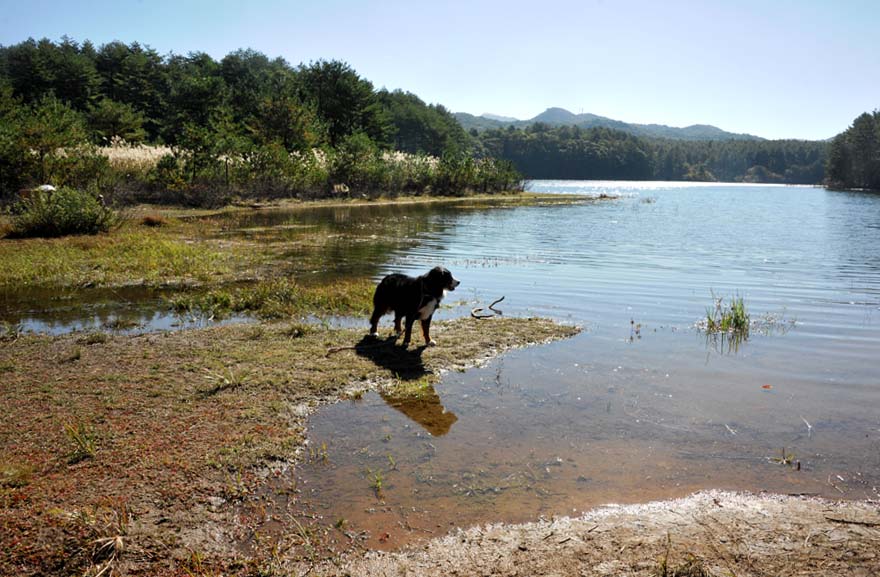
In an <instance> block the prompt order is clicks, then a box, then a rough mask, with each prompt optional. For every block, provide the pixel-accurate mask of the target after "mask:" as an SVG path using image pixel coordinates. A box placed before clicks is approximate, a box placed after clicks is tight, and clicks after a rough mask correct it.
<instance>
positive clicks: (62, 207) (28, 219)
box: [10, 188, 119, 237]
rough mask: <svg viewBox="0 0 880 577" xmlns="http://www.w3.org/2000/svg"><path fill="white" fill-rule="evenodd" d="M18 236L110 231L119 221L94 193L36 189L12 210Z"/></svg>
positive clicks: (16, 235)
mask: <svg viewBox="0 0 880 577" xmlns="http://www.w3.org/2000/svg"><path fill="white" fill-rule="evenodd" d="M12 212H13V221H12V233H11V235H10V236H15V237H34V236H39V237H56V236H64V235H68V234H97V233H99V232H107V231H108V230H110V229H111V228H112V227H113V226H114V225H115V224H116V223H117V222H118V220H119V218H118V216H117V215H116V213H115V211H113V210H112V209H109V208H107V207H105V206H104V205H103V203H102V202H101V201H100V200H99V199H98V198H97V197H95V196H94V195H93V194H91V193H89V192H85V191H81V190H77V189H74V188H60V189H58V190H55V191H44V190H35V191H33V192H31V193H30V194H29V195H28V196H27V197H26V198H24V199H22V200H20V201H19V202H18V203H16V204H15V206H14V207H13V209H12Z"/></svg>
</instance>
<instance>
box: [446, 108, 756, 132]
mask: <svg viewBox="0 0 880 577" xmlns="http://www.w3.org/2000/svg"><path fill="white" fill-rule="evenodd" d="M455 117H456V119H458V121H459V123H461V126H462V128H464V129H465V130H471V129H472V128H473V129H476V130H477V131H483V130H491V129H494V128H506V127H507V126H513V127H516V128H524V127H527V126H532V125H534V124H538V123H541V124H546V125H548V126H554V127H556V126H578V127H580V128H612V129H614V130H621V131H623V132H628V133H630V134H635V135H637V136H645V137H649V138H670V139H674V140H764V139H763V138H760V137H758V136H754V135H751V134H738V133H734V132H727V131H725V130H722V129H720V128H718V127H717V126H712V125H709V124H694V125H692V126H686V127H684V128H679V127H675V126H666V125H664V124H635V123H629V122H624V121H622V120H614V119H613V118H607V117H605V116H599V115H597V114H590V113H582V114H575V113H573V112H571V111H568V110H566V109H564V108H556V107H553V108H548V109H547V110H545V111H544V112H542V113H541V114H539V115H537V116H535V117H534V118H530V119H529V120H517V119H513V118H510V117H504V116H498V115H496V114H488V113H487V114H483V115H481V116H474V115H473V114H468V113H466V112H456V113H455Z"/></svg>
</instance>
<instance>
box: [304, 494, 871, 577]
mask: <svg viewBox="0 0 880 577" xmlns="http://www.w3.org/2000/svg"><path fill="white" fill-rule="evenodd" d="M878 551H880V505H878V504H877V503H868V502H859V501H829V500H824V499H817V498H811V497H800V496H782V495H766V494H764V495H755V494H748V493H732V492H723V491H704V492H699V493H696V494H694V495H692V496H690V497H687V498H684V499H677V500H672V501H659V502H653V503H647V504H643V505H630V506H618V505H608V506H605V507H600V508H597V509H594V510H592V511H590V512H588V513H586V514H585V515H584V516H582V517H578V518H569V517H564V518H558V519H552V520H542V521H538V522H534V523H525V524H520V525H503V524H500V525H491V524H490V525H484V526H482V527H474V528H470V529H464V530H458V531H454V532H452V533H450V534H449V535H447V536H445V537H441V538H437V539H434V540H432V541H430V542H428V543H426V544H425V545H424V546H422V547H416V548H411V549H407V550H404V551H400V552H393V553H380V552H372V553H367V554H366V555H362V556H361V555H358V556H356V557H353V558H349V559H346V560H345V561H343V562H341V563H338V564H333V565H329V564H324V565H321V566H318V567H303V566H300V567H298V568H297V569H298V571H301V572H305V571H309V570H314V573H313V574H321V575H374V576H383V577H392V576H394V577H398V576H401V577H402V576H409V575H412V576H416V575H418V576H433V575H436V576H441V575H443V576H446V575H497V576H514V575H522V576H526V575H548V576H549V575H554V576H556V575H558V576H562V575H584V576H587V575H589V576H605V575H632V576H637V575H638V576H646V577H648V576H653V577H656V576H658V575H662V576H673V575H678V576H683V577H697V576H704V575H719V576H720V575H736V576H738V577H751V576H755V577H757V576H762V575H774V576H795V575H826V576H833V575H849V576H863V575H864V576H868V575H877V574H878V573H880V553H878Z"/></svg>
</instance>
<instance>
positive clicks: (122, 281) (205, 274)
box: [0, 227, 235, 288]
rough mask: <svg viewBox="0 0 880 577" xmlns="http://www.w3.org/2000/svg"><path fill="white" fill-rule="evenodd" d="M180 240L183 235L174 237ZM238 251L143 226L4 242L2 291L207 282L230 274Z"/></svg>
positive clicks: (0, 253)
mask: <svg viewBox="0 0 880 577" xmlns="http://www.w3.org/2000/svg"><path fill="white" fill-rule="evenodd" d="M176 236H181V235H179V234H178V235H176ZM234 258H235V253H234V252H233V251H229V250H218V249H217V248H216V247H215V246H214V245H213V244H212V243H209V242H206V241H194V240H187V239H186V238H175V235H174V234H169V233H167V232H165V229H162V230H161V231H160V230H159V229H147V228H144V227H140V228H132V227H124V229H122V230H119V231H115V232H114V233H112V234H108V235H98V236H90V237H66V238H61V239H27V240H10V239H7V240H0V262H3V265H4V266H2V267H0V287H3V286H7V287H17V288H18V287H23V286H61V287H70V286H83V285H98V286H115V285H132V284H160V283H166V282H179V283H184V282H187V281H189V282H194V281H195V282H207V281H210V280H212V279H215V278H217V277H218V276H220V277H222V276H223V275H225V274H228V273H230V271H231V263H232V261H233V260H234Z"/></svg>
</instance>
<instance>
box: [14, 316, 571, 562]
mask: <svg viewBox="0 0 880 577" xmlns="http://www.w3.org/2000/svg"><path fill="white" fill-rule="evenodd" d="M576 331H577V329H575V328H573V327H567V326H562V325H559V324H556V323H553V322H551V321H548V320H544V319H514V318H494V319H490V320H483V321H478V320H475V319H471V318H465V319H459V320H455V321H451V322H447V323H438V324H436V329H435V333H436V337H437V339H438V340H439V341H440V345H439V346H436V347H431V348H421V347H413V346H410V347H409V348H407V349H404V348H403V347H401V346H399V345H398V344H395V342H394V341H392V340H391V339H387V340H386V339H370V338H368V337H364V333H365V331H363V330H353V329H352V330H347V329H328V328H322V327H318V326H312V325H302V324H296V323H264V324H253V325H234V326H226V327H214V328H209V329H201V330H192V331H180V332H176V333H161V334H150V335H142V336H106V337H104V338H96V339H88V338H85V339H84V338H83V336H82V335H67V336H62V337H48V336H32V335H23V336H17V337H10V338H7V339H6V340H5V341H4V342H3V345H2V347H0V366H4V367H7V370H5V371H4V372H3V375H2V376H3V378H2V380H0V447H2V451H0V473H2V477H0V503H2V508H0V551H2V553H0V573H2V574H18V575H37V574H74V573H76V574H83V573H85V572H89V571H91V572H93V573H94V572H97V571H98V570H100V569H101V568H103V567H104V566H105V565H108V564H109V565H112V567H111V569H112V570H113V571H120V572H121V571H130V572H133V573H138V572H144V573H148V574H159V573H163V572H169V573H172V574H181V573H182V572H184V570H189V571H194V570H196V569H198V567H201V566H202V561H201V557H199V559H197V561H198V563H195V561H194V560H193V559H194V558H193V553H192V551H191V549H192V548H194V547H196V546H197V545H194V544H197V543H199V542H200V540H199V534H200V532H204V531H205V527H207V526H217V527H220V529H218V531H219V532H221V533H222V532H223V531H224V530H231V527H232V525H233V523H232V520H233V511H234V506H235V503H237V502H240V501H241V500H242V499H245V498H246V497H247V496H248V495H250V494H252V492H253V491H254V490H255V488H256V487H258V486H260V485H261V483H262V482H263V477H262V474H263V473H264V472H265V471H266V470H267V467H271V466H273V464H274V466H276V467H279V466H282V465H285V466H286V465H287V464H290V463H291V462H293V461H294V460H295V456H296V454H297V451H298V449H299V448H300V447H301V446H302V443H303V441H304V432H303V426H304V420H305V415H306V414H307V412H308V411H301V410H296V407H303V406H311V407H314V406H316V405H318V404H319V403H323V402H328V401H332V400H334V399H337V398H339V397H340V396H343V395H346V394H349V393H350V392H351V391H353V390H358V389H361V390H362V389H366V388H375V387H383V386H388V385H393V384H394V383H400V382H401V381H404V382H406V381H411V382H420V383H423V382H435V381H436V380H438V379H439V375H440V372H441V371H442V370H444V369H454V368H464V367H466V366H469V365H473V364H475V363H479V362H480V361H481V360H482V359H485V358H488V357H491V356H493V355H496V354H499V353H500V352H503V351H504V350H507V349H509V348H511V347H517V346H524V345H526V344H529V343H536V342H543V341H546V340H551V339H556V338H564V337H567V336H570V335H572V334H574V333H575V332H576ZM86 449H88V450H86ZM215 541H216V540H215ZM206 554H207V555H209V556H211V555H213V557H212V559H214V560H215V561H217V562H220V561H222V564H224V565H226V566H228V567H234V564H233V565H227V563H226V562H227V561H228V560H229V559H231V556H232V552H231V551H222V550H221V551H214V552H210V551H209V552H208V553H206ZM200 555H201V553H200ZM194 563H195V565H194ZM239 569H241V570H242V571H244V569H242V568H241V567H240V568H239ZM196 574H198V573H196Z"/></svg>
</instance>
